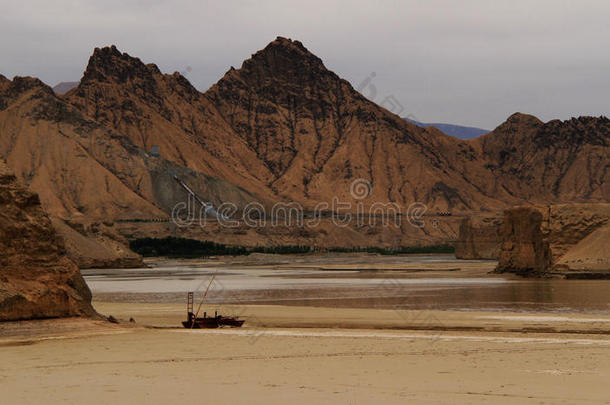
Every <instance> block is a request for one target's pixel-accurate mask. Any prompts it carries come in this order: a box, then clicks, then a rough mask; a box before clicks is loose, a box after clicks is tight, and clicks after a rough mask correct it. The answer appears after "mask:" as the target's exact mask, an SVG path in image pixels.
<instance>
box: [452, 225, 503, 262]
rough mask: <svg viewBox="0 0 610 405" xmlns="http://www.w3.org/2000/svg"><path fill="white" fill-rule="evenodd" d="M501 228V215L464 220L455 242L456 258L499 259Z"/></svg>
mask: <svg viewBox="0 0 610 405" xmlns="http://www.w3.org/2000/svg"><path fill="white" fill-rule="evenodd" d="M501 228H502V216H501V215H500V214H479V215H470V216H468V217H466V218H464V219H463V220H462V222H461V223H460V230H459V235H458V238H457V240H456V242H455V256H456V257H457V258H458V259H497V258H498V255H499V253H500V242H501Z"/></svg>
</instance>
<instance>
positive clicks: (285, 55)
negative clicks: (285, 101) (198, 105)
mask: <svg viewBox="0 0 610 405" xmlns="http://www.w3.org/2000/svg"><path fill="white" fill-rule="evenodd" d="M236 80H237V81H243V82H245V84H247V85H248V86H250V87H252V88H253V89H261V88H266V89H269V90H271V91H272V92H274V93H277V94H278V95H280V94H279V93H281V92H280V89H281V90H282V91H288V92H289V93H292V92H293V91H295V90H296V89H299V90H296V91H301V90H302V89H303V88H307V87H314V88H315V87H320V86H322V87H327V86H328V84H329V80H330V81H339V80H340V79H339V77H338V76H337V75H335V74H334V73H333V72H331V71H329V70H327V69H326V67H325V66H324V63H323V62H322V60H321V59H320V58H318V57H317V56H315V55H314V54H313V53H311V52H309V51H308V50H307V48H305V46H303V44H302V43H301V42H300V41H296V40H295V41H293V40H291V39H287V38H283V37H277V39H276V40H274V41H273V42H271V43H269V44H268V45H267V46H266V47H265V48H264V49H262V50H260V51H258V52H256V53H255V54H253V55H252V57H251V58H250V59H247V60H245V61H244V62H243V64H242V66H241V68H240V69H237V70H236V69H233V68H231V69H230V70H229V71H228V72H227V73H226V75H225V76H224V78H223V79H221V81H220V82H219V85H221V86H222V85H223V83H225V84H226V83H227V82H229V83H230V82H232V81H236ZM278 86H279V87H278ZM274 88H275V89H276V90H275V91H273V89H274Z"/></svg>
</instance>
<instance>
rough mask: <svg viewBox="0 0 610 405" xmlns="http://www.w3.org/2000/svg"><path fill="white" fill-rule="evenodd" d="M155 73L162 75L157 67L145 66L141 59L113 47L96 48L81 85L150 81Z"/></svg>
mask: <svg viewBox="0 0 610 405" xmlns="http://www.w3.org/2000/svg"><path fill="white" fill-rule="evenodd" d="M155 73H156V74H159V73H161V72H160V71H159V68H158V67H157V66H156V65H154V64H148V65H145V64H144V63H143V62H142V61H141V60H140V59H139V58H134V57H132V56H129V54H127V53H121V51H119V50H118V49H117V48H116V46H114V45H112V46H110V47H104V48H95V50H94V51H93V55H91V57H90V58H89V63H88V65H87V70H85V74H84V76H83V78H82V80H81V83H85V84H86V83H89V82H92V81H98V82H110V83H114V82H116V83H125V82H128V81H130V80H133V79H150V78H151V77H152V75H153V74H155Z"/></svg>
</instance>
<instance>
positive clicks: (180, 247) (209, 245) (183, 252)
mask: <svg viewBox="0 0 610 405" xmlns="http://www.w3.org/2000/svg"><path fill="white" fill-rule="evenodd" d="M129 247H130V248H131V250H133V251H134V252H136V253H139V254H141V255H142V256H144V257H154V256H166V257H174V258H198V257H208V256H222V255H230V256H240V255H248V254H250V253H274V254H303V253H319V252H332V253H375V254H380V255H400V254H415V253H453V252H454V249H453V246H450V245H430V246H397V247H393V248H381V247H374V246H370V247H352V248H320V247H314V246H301V245H279V246H233V245H224V244H222V243H216V242H211V241H201V240H196V239H185V238H173V237H169V238H161V239H159V238H141V239H135V240H132V241H131V242H130V243H129Z"/></svg>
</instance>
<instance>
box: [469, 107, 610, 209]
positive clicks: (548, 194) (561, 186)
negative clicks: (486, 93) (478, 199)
mask: <svg viewBox="0 0 610 405" xmlns="http://www.w3.org/2000/svg"><path fill="white" fill-rule="evenodd" d="M472 144H473V145H475V146H476V148H477V150H479V151H481V159H482V161H483V162H485V165H486V167H487V168H489V170H490V172H491V176H490V178H489V179H488V183H489V186H490V188H489V190H490V191H491V192H494V193H496V192H498V191H499V190H504V191H506V192H508V193H509V194H510V195H511V196H513V197H515V198H518V199H520V200H522V201H523V202H524V203H529V204H531V203H549V202H586V201H610V120H609V119H608V118H606V117H599V118H594V117H580V118H573V119H571V120H569V121H559V120H553V121H550V122H547V123H543V122H541V121H540V120H538V119H537V118H536V117H533V116H531V115H525V114H519V113H517V114H514V115H512V116H511V117H510V118H509V119H508V120H507V121H506V122H505V123H503V124H502V125H500V126H499V127H498V128H496V129H495V130H494V131H492V132H491V133H489V134H487V135H483V136H481V137H480V138H477V139H475V140H473V141H472Z"/></svg>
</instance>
